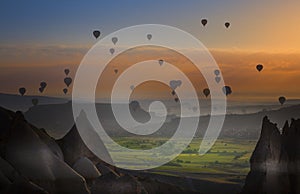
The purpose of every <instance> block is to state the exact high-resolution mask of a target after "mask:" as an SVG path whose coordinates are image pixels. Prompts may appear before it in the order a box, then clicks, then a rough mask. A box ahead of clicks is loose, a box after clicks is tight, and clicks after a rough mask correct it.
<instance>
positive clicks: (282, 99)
mask: <svg viewBox="0 0 300 194" xmlns="http://www.w3.org/2000/svg"><path fill="white" fill-rule="evenodd" d="M278 101H279V102H280V104H281V105H283V104H284V103H285V101H286V98H285V97H284V96H280V97H279V98H278Z"/></svg>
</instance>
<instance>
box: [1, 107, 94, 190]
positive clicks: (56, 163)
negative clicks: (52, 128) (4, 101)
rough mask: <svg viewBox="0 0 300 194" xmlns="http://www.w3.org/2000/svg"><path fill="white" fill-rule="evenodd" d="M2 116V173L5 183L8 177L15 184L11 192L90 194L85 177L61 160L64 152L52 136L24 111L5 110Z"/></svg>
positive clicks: (9, 186) (9, 187)
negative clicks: (38, 126)
mask: <svg viewBox="0 0 300 194" xmlns="http://www.w3.org/2000/svg"><path fill="white" fill-rule="evenodd" d="M0 115H1V127H3V128H1V130H2V131H1V137H0V139H1V141H0V150H1V157H2V159H3V160H2V161H1V169H0V170H1V173H2V175H4V176H2V180H5V178H7V180H8V181H9V182H10V183H11V185H7V186H8V190H11V191H12V192H14V189H18V188H23V189H28V190H30V189H32V190H35V191H40V190H45V191H47V192H49V193H89V191H88V189H87V185H86V183H85V180H84V178H83V177H82V176H80V175H79V174H78V173H77V172H76V171H74V170H73V169H72V168H71V167H69V166H68V165H67V164H66V163H65V162H64V161H63V160H61V158H63V156H62V152H61V150H60V148H59V147H58V145H57V144H56V143H55V141H54V140H53V139H51V137H49V136H48V135H47V134H46V133H44V131H43V130H40V131H38V130H39V129H37V128H34V127H33V126H32V125H30V124H29V123H27V121H26V120H25V119H24V116H23V114H22V113H21V112H16V113H13V112H10V111H6V110H5V109H1V110H0ZM2 122H3V123H2ZM4 161H5V162H4ZM5 166H6V167H5ZM8 166H11V168H9V167H8ZM14 169H15V170H14ZM16 172H18V173H16ZM12 174H13V175H12ZM12 176H15V177H14V178H12ZM9 182H7V181H6V183H9ZM12 187H13V188H12ZM40 188H43V189H40ZM29 193H30V192H29ZM31 193H37V192H31ZM40 193H43V192H40Z"/></svg>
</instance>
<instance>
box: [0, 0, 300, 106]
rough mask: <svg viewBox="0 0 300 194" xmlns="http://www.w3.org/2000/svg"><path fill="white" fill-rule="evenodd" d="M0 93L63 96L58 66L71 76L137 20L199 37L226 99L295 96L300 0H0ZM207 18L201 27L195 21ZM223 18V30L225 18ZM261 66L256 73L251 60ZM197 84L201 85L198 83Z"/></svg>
mask: <svg viewBox="0 0 300 194" xmlns="http://www.w3.org/2000/svg"><path fill="white" fill-rule="evenodd" d="M0 5H1V6H0V25H1V31H0V35H1V36H0V59H1V60H0V92H1V93H17V91H18V88H19V87H22V86H24V87H26V88H28V95H29V94H32V95H36V94H38V87H39V82H40V81H47V82H48V88H47V90H46V91H45V94H43V95H51V96H62V95H63V93H62V89H63V88H64V83H63V81H62V80H63V79H64V73H63V69H64V68H70V69H71V73H70V76H72V77H74V76H75V73H76V72H75V71H76V68H77V67H78V64H80V61H81V60H82V58H83V57H84V55H85V53H86V52H87V51H88V50H89V49H90V48H91V47H92V46H93V45H94V44H95V43H96V40H95V38H94V37H93V36H92V31H93V30H95V29H99V30H100V31H101V37H104V36H106V35H108V34H110V33H112V32H114V31H116V30H119V29H121V28H124V27H128V26H132V25H137V24H147V23H152V24H164V25H170V26H174V27H177V28H180V29H182V30H184V31H187V32H188V33H191V34H192V35H193V36H195V37H196V38H197V39H199V40H200V41H201V42H202V43H203V44H204V45H205V46H206V47H207V48H208V49H209V50H210V52H211V53H212V55H213V56H214V58H215V59H216V61H217V63H218V65H219V66H220V69H221V71H222V74H223V76H224V81H225V83H226V84H228V85H231V86H232V88H233V90H234V93H233V94H232V96H230V98H232V99H236V100H241V101H249V100H252V101H253V100H254V101H255V100H257V101H262V100H273V99H277V97H278V96H280V95H285V96H287V97H288V98H291V99H295V98H300V90H299V88H298V86H299V85H300V79H299V74H300V57H299V56H300V55H299V53H300V36H299V34H300V25H299V23H300V14H299V6H300V1H297V0H286V1H282V0H272V1H259V0H252V1H250V0H249V1H246V0H227V1H223V0H219V1H200V0H187V1H180V0H165V1H159V0H152V1H150V0H145V1H138V0H127V1H124V0H118V1H89V2H84V1H77V0H76V1H71V0H65V1H58V0H53V1H38V0H36V1H34V0H28V1H16V0H2V1H1V3H0ZM202 18H206V19H207V20H208V24H207V25H206V26H205V27H203V26H202V25H201V19H202ZM226 21H229V22H230V23H231V26H230V28H229V29H226V28H225V27H224V23H225V22H226ZM258 63H261V64H263V65H264V67H265V68H264V70H263V71H262V72H260V73H258V72H257V71H256V69H255V66H256V64H258ZM199 90H201V89H200V88H199Z"/></svg>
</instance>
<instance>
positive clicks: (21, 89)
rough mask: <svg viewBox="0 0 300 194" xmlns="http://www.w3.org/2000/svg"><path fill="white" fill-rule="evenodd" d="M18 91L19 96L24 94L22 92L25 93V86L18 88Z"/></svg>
mask: <svg viewBox="0 0 300 194" xmlns="http://www.w3.org/2000/svg"><path fill="white" fill-rule="evenodd" d="M19 93H20V94H21V96H24V94H25V93H26V88H24V87H22V88H19Z"/></svg>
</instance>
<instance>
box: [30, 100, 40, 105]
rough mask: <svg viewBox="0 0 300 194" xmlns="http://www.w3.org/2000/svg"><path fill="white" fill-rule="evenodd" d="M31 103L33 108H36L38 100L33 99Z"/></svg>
mask: <svg viewBox="0 0 300 194" xmlns="http://www.w3.org/2000/svg"><path fill="white" fill-rule="evenodd" d="M31 102H32V105H33V106H36V105H37V104H38V103H39V100H38V99H37V98H33V99H32V100H31Z"/></svg>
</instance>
